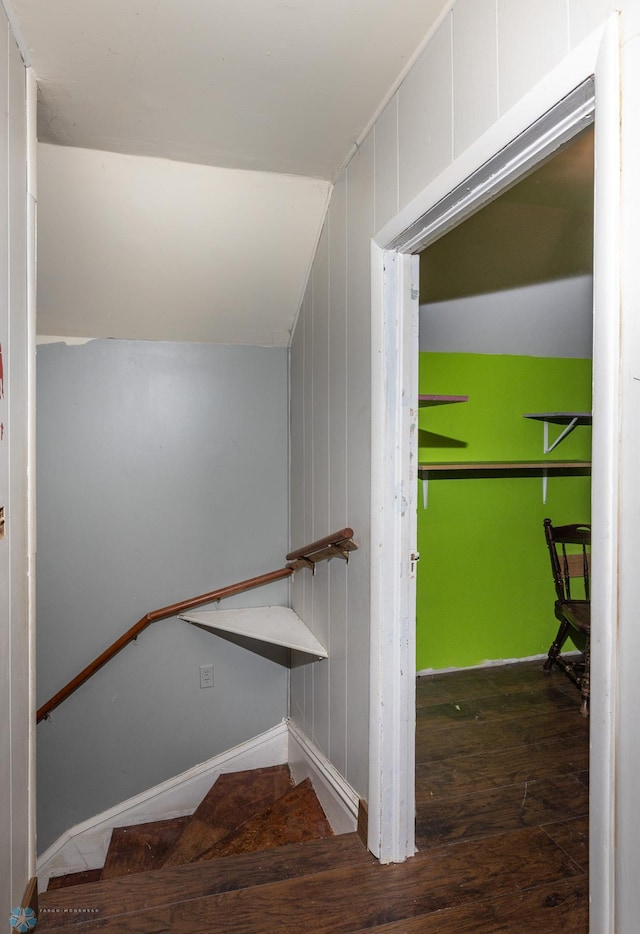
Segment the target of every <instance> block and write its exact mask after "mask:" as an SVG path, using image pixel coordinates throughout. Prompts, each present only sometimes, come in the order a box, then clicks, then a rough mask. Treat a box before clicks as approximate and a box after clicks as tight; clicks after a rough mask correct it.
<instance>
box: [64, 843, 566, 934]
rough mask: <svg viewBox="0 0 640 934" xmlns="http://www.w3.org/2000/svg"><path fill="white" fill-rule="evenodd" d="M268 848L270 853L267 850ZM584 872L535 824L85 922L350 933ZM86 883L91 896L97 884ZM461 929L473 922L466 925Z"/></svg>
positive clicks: (97, 927)
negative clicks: (396, 860)
mask: <svg viewBox="0 0 640 934" xmlns="http://www.w3.org/2000/svg"><path fill="white" fill-rule="evenodd" d="M276 852H277V851H276ZM254 855H256V856H257V855H258V854H254ZM260 855H262V857H263V859H264V854H260ZM209 865H211V864H209ZM220 865H223V863H220ZM498 866H499V867H500V871H499V872H497V871H496V867H498ZM184 868H185V869H186V868H188V867H184ZM162 872H164V870H160V873H162ZM583 876H584V874H583V873H582V872H581V871H580V870H579V868H578V867H577V866H576V864H575V863H574V862H573V860H571V859H570V858H569V857H568V856H567V854H566V853H564V852H563V851H562V850H561V849H560V848H559V847H557V846H556V845H555V844H554V843H553V841H552V840H551V839H550V838H549V837H548V835H547V834H546V833H545V832H544V831H543V830H541V829H540V828H537V827H536V828H532V829H526V830H520V831H516V832H514V833H512V834H505V835H501V836H498V837H491V838H488V839H483V840H474V841H470V842H466V841H465V842H462V843H459V844H456V845H450V846H445V847H441V848H440V849H436V850H431V851H430V852H428V853H419V854H418V855H416V856H415V857H413V859H410V860H408V861H407V862H406V863H403V864H401V865H387V866H382V865H379V864H378V863H376V862H375V861H373V862H371V863H369V864H367V865H364V866H362V865H359V866H356V867H353V866H350V867H348V868H343V867H341V868H337V869H332V870H327V871H322V872H318V873H316V874H314V875H304V876H301V877H297V878H290V879H288V880H285V881H277V882H272V883H267V884H263V885H259V886H254V887H251V888H245V889H242V890H234V891H226V892H223V893H220V894H216V895H210V896H207V897H202V898H195V899H193V900H190V901H189V904H188V906H185V905H184V904H181V903H176V904H173V905H172V906H168V905H167V906H166V907H164V908H158V907H156V908H153V909H151V910H149V911H132V912H130V913H128V914H121V915H120V916H118V917H114V918H104V917H101V918H100V919H99V920H96V921H89V922H88V923H87V924H84V925H82V930H83V932H85V934H90V932H92V931H101V932H102V934H111V932H116V931H117V932H128V931H131V932H133V931H141V932H153V934H156V932H163V931H170V932H171V934H193V932H194V931H209V930H211V931H216V930H217V931H224V932H225V934H246V932H247V931H260V932H261V934H263V932H264V934H267V932H276V931H277V932H279V934H282V932H285V934H286V932H291V934H299V931H301V930H305V931H313V932H315V934H348V932H349V934H351V932H354V931H358V930H360V929H368V928H372V927H375V926H376V925H378V926H379V925H384V924H389V923H391V922H398V921H405V920H407V921H408V920H410V919H415V918H418V917H419V916H423V915H425V916H428V915H429V914H430V913H436V916H437V915H440V917H442V912H443V910H444V909H453V908H457V907H458V906H464V905H469V904H470V903H472V902H473V903H476V907H477V905H478V903H480V904H482V903H483V902H484V901H485V900H486V897H487V895H486V893H487V891H488V890H491V891H492V892H493V895H494V896H495V897H499V896H501V895H509V894H512V893H513V891H514V890H518V889H522V890H524V889H525V887H526V888H527V889H530V890H533V889H535V888H536V887H539V886H543V885H550V884H553V883H555V886H554V887H555V888H556V889H557V887H558V886H559V885H560V884H561V883H562V882H563V881H565V880H566V881H571V880H573V879H574V878H577V877H583ZM117 881H119V880H113V882H112V883H108V884H111V885H114V884H115V883H116V882H117ZM121 881H125V880H121ZM126 881H127V882H131V881H133V878H132V879H128V880H126ZM102 884H103V885H106V884H107V883H102ZM92 888H93V886H92ZM71 891H72V890H70V889H68V890H66V892H67V893H69V892H71ZM83 891H84V892H87V898H88V889H87V888H85V889H83ZM61 894H64V893H61ZM49 898H51V896H49ZM422 920H424V919H422ZM70 923H73V922H72V921H71V922H70ZM76 923H77V922H76ZM47 929H48V930H58V928H54V927H50V928H47ZM61 929H63V928H61ZM454 929H455V928H453V929H452V928H450V930H454ZM401 930H402V928H401ZM414 930H415V928H414ZM458 930H461V931H464V927H462V928H459V929H458ZM476 930H478V928H476ZM507 930H508V928H507ZM566 930H569V929H566Z"/></svg>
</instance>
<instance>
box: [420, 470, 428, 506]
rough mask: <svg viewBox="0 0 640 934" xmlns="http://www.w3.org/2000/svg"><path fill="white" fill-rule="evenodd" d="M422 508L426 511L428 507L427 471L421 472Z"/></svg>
mask: <svg viewBox="0 0 640 934" xmlns="http://www.w3.org/2000/svg"><path fill="white" fill-rule="evenodd" d="M421 477H422V508H423V509H426V508H427V506H428V505H429V471H428V470H424V469H423V470H422V471H421Z"/></svg>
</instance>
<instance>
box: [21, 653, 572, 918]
mask: <svg viewBox="0 0 640 934" xmlns="http://www.w3.org/2000/svg"><path fill="white" fill-rule="evenodd" d="M579 708H580V694H579V692H578V691H577V690H576V689H575V688H574V687H573V685H571V684H570V683H569V681H567V680H566V678H565V677H564V675H562V673H561V672H554V673H553V674H551V675H550V676H545V675H543V673H542V670H541V664H540V663H537V664H535V665H532V664H529V663H525V664H518V665H509V666H505V667H503V668H488V669H482V670H477V671H469V672H457V673H454V674H448V675H437V676H430V677H427V678H419V679H418V682H417V714H418V716H417V770H416V773H417V775H416V778H417V781H416V798H417V841H418V845H419V848H420V849H419V852H418V853H417V854H416V855H415V856H414V857H413V858H411V859H408V860H407V861H406V862H405V863H402V864H400V865H388V866H384V865H380V864H379V863H378V862H377V861H376V860H375V859H374V858H373V856H372V855H371V854H370V853H369V852H367V850H366V849H365V847H364V846H363V844H362V842H361V841H360V839H359V837H358V836H357V835H356V834H355V833H352V834H344V835H342V836H334V837H328V838H326V839H316V840H308V841H307V842H301V843H288V844H287V845H285V846H279V847H275V848H274V849H271V850H258V851H257V852H236V853H235V855H231V856H227V857H224V858H213V859H208V860H206V861H204V862H195V863H191V864H189V863H187V864H185V865H171V866H167V865H165V866H163V868H160V869H157V868H156V869H152V868H151V866H149V868H148V870H147V871H144V872H139V873H135V874H132V875H127V874H124V875H123V874H120V875H118V876H117V877H115V878H109V879H105V880H102V881H99V882H98V881H91V879H90V878H89V879H87V880H86V881H85V884H83V885H73V886H71V887H68V888H61V889H54V890H52V891H50V892H46V893H44V894H43V895H42V896H41V899H40V902H41V904H40V910H41V914H40V920H39V923H38V930H40V928H42V930H47V931H49V932H51V934H54V932H58V934H69V929H70V928H74V929H79V930H80V931H81V932H82V934H91V932H94V931H95V932H96V934H126V932H131V934H133V932H136V934H144V932H146V934H165V932H166V934H200V932H202V934H205V932H209V931H215V932H221V934H222V932H224V934H254V932H255V934H271V932H273V934H275V932H278V934H283V932H284V934H300V932H301V931H305V932H307V931H308V932H314V934H365V932H368V931H371V930H372V929H375V930H376V931H377V932H379V934H494V932H506V934H554V932H562V934H587V931H588V926H589V922H588V866H587V856H588V845H587V837H588V828H587V815H588V787H587V775H588V761H587V756H588V739H589V736H588V731H589V724H588V721H585V720H584V719H583V718H582V717H581V716H580V711H579ZM214 787H215V786H214ZM296 820H297V818H296ZM247 823H250V821H248V822H247ZM244 826H245V827H246V825H244ZM147 830H148V828H147V829H145V828H144V826H143V827H142V828H136V833H137V835H138V836H139V835H140V834H143V835H144V834H145V833H147ZM129 836H135V834H129ZM270 845H271V846H274V844H273V843H271V844H270ZM139 849H140V848H139V847H138V846H136V850H135V852H136V854H138V853H139ZM145 865H146V864H145ZM81 875H86V874H81ZM74 881H77V882H80V881H82V880H81V879H76V880H74Z"/></svg>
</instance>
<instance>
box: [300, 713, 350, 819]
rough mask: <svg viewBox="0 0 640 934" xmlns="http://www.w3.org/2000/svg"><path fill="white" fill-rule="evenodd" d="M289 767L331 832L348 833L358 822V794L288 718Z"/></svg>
mask: <svg viewBox="0 0 640 934" xmlns="http://www.w3.org/2000/svg"><path fill="white" fill-rule="evenodd" d="M288 726H289V768H290V770H291V776H292V778H293V780H294V782H295V783H296V785H297V784H298V783H299V782H301V781H303V780H304V779H305V778H309V779H311V784H312V785H313V789H314V791H315V793H316V796H317V798H318V801H319V802H320V804H321V805H322V809H323V810H324V813H325V815H326V817H327V820H328V821H329V823H330V824H331V827H332V829H333V831H334V833H338V834H339V833H351V832H352V831H354V830H355V829H356V827H357V824H358V806H359V798H358V793H357V792H356V791H355V789H354V788H352V787H351V785H350V784H349V783H348V782H347V781H346V780H345V779H344V778H343V776H342V775H341V774H340V773H339V772H338V770H337V769H336V768H335V766H333V765H332V764H331V762H329V760H328V759H327V758H326V756H324V755H323V754H322V753H321V752H320V750H319V749H318V748H317V747H316V746H314V745H313V743H312V742H311V741H310V740H309V739H308V738H307V737H306V736H305V735H304V733H303V732H302V731H301V730H300V729H299V727H297V726H296V724H295V723H293V722H292V721H291V720H290V721H289V724H288Z"/></svg>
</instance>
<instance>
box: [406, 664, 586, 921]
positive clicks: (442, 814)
mask: <svg viewBox="0 0 640 934" xmlns="http://www.w3.org/2000/svg"><path fill="white" fill-rule="evenodd" d="M541 668H542V665H541V663H540V662H535V663H531V662H525V663H519V664H514V665H506V666H503V667H498V668H483V669H476V670H472V671H460V672H453V673H450V674H441V675H430V676H426V677H422V678H418V680H417V726H416V812H417V821H416V843H417V846H418V848H419V850H420V851H421V855H423V854H424V855H426V854H427V853H432V854H434V855H436V854H437V853H438V851H439V850H441V849H443V850H444V849H447V850H449V851H451V850H450V847H451V844H456V845H462V844H469V843H470V842H471V841H477V842H478V843H479V844H480V845H482V846H483V847H484V850H485V852H486V858H487V859H493V857H492V855H491V854H492V853H495V855H496V858H497V859H503V858H504V859H505V863H504V865H503V864H501V863H500V862H499V861H495V862H494V865H493V871H494V874H495V878H502V877H503V875H504V871H505V869H506V868H508V867H510V865H511V861H512V860H514V861H516V862H517V861H518V860H519V859H522V860H523V865H524V864H526V861H527V859H529V858H530V857H531V855H532V852H533V851H536V850H538V851H539V852H546V853H547V854H548V855H549V860H550V863H549V865H550V866H551V865H552V863H553V859H554V858H556V859H557V857H558V856H560V854H561V855H562V856H563V857H568V859H569V860H570V865H571V867H572V869H573V872H572V875H571V878H570V880H569V881H567V875H566V872H567V863H566V862H565V861H563V859H562V858H561V859H560V860H559V862H558V863H557V866H558V874H557V876H556V877H555V882H556V883H557V884H556V885H555V888H554V884H553V882H552V885H551V888H552V889H553V893H552V894H551V895H550V896H549V898H550V899H551V902H550V903H548V901H547V898H546V897H542V898H539V897H538V898H537V899H536V889H538V888H539V892H538V895H542V896H544V892H545V891H546V890H547V889H548V881H545V882H544V883H540V884H537V883H536V881H535V880H534V879H533V878H532V877H531V875H530V874H528V872H527V873H524V872H523V874H522V876H521V878H520V879H519V880H518V881H517V882H516V885H515V887H514V889H513V891H512V892H504V891H501V893H500V896H499V897H498V898H496V897H494V898H492V897H491V896H492V891H491V886H492V884H493V883H492V882H489V884H488V886H487V890H486V893H485V897H486V899H487V900H488V901H487V902H486V903H483V904H482V905H478V906H476V908H474V907H473V906H471V907H469V908H468V909H465V910H464V911H463V912H462V913H460V911H458V916H457V917H458V919H459V920H456V919H454V920H453V924H454V926H453V927H450V928H449V927H444V926H443V927H441V928H439V929H438V930H442V931H449V930H451V931H465V932H467V931H468V932H478V934H486V932H487V931H489V930H491V931H494V930H495V931H503V930H504V931H510V930H518V924H520V921H518V922H516V920H515V916H510V915H509V912H510V911H515V910H517V908H516V906H517V905H518V904H520V907H521V909H524V905H525V903H527V902H530V903H531V904H530V906H529V908H528V909H526V910H525V911H524V913H523V914H522V915H521V918H522V919H523V920H522V923H524V924H525V928H524V929H525V930H527V931H543V930H544V931H546V932H552V931H556V930H557V931H563V932H567V931H572V932H573V931H575V932H581V934H585V932H587V931H588V927H589V924H588V854H589V839H588V838H589V828H588V808H589V792H588V777H589V772H588V769H589V761H588V760H589V721H588V720H586V719H584V718H583V717H581V716H580V713H579V707H580V694H579V692H578V691H577V690H576V688H575V687H574V686H573V685H572V684H571V682H570V681H569V680H568V679H567V678H566V677H565V676H564V675H563V674H562V672H559V671H553V672H552V673H551V674H549V675H544V674H543V673H542V670H541ZM498 844H500V846H498ZM550 844H551V849H550V848H549V845H550ZM496 846H497V849H496ZM563 899H566V900H567V905H570V906H571V907H570V910H568V911H565V910H563V911H559V912H554V911H548V910H546V908H547V907H549V905H550V904H551V903H556V904H560V902H561V901H562V900H563ZM492 903H493V904H492ZM534 904H538V906H539V907H538V915H536V913H535V910H533V909H532V907H531V906H532V905H534ZM567 905H565V907H567ZM552 907H555V905H553V906H552ZM480 909H482V910H480ZM476 910H477V911H478V914H477V916H476V917H475V920H474V911H476ZM532 910H533V913H532ZM487 911H490V912H496V913H497V914H496V915H495V917H494V915H493V914H491V915H490V916H489V915H487V914H486V912H487ZM505 911H506V912H507V913H506V914H504V918H505V919H506V920H505V921H504V925H503V926H500V923H501V921H500V918H501V917H502V915H501V912H502V913H504V912H505ZM488 917H491V919H492V920H491V923H490V926H487V924H488V923H489V922H488V921H487V918H488ZM509 917H512V918H513V920H511V921H510V920H508V919H509ZM554 918H556V919H557V920H556V921H555V922H554V920H553V919H554ZM525 919H526V920H525ZM569 919H570V921H569ZM416 924H417V922H416ZM496 924H497V925H498V926H495V925H496ZM550 924H551V926H550ZM455 925H459V926H455ZM403 930H406V931H407V932H409V931H414V930H415V931H418V930H421V931H422V930H425V931H428V930H431V928H428V927H424V928H421V927H418V926H416V927H407V928H403ZM434 930H435V928H434Z"/></svg>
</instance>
